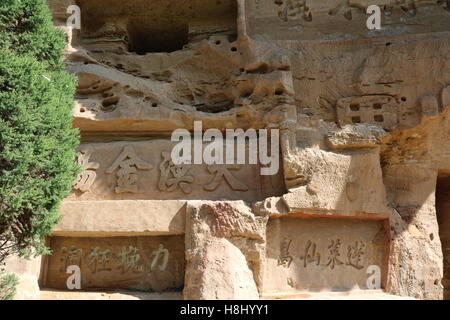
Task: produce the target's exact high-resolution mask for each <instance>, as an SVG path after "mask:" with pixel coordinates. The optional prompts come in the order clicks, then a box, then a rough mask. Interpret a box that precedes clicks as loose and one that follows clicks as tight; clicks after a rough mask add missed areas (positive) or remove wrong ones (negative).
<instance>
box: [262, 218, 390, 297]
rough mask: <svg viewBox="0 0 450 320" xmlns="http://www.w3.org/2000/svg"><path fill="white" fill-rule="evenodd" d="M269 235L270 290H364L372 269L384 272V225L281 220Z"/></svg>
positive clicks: (272, 223)
mask: <svg viewBox="0 0 450 320" xmlns="http://www.w3.org/2000/svg"><path fill="white" fill-rule="evenodd" d="M267 231H268V233H267V243H268V245H267V263H266V268H265V269H266V270H265V279H264V289H265V291H266V292H285V291H294V290H295V291H320V290H350V289H362V290H364V289H367V279H368V277H369V276H370V274H368V273H367V268H368V267H369V266H373V265H375V266H377V267H379V268H380V269H381V270H384V265H385V257H386V256H387V255H386V254H387V253H386V252H385V251H386V248H387V243H386V241H387V239H386V233H385V227H384V223H383V221H372V220H367V221H364V220H350V219H331V218H314V219H312V218H308V219H301V218H281V219H274V220H271V221H270V222H269V224H268V230H267Z"/></svg>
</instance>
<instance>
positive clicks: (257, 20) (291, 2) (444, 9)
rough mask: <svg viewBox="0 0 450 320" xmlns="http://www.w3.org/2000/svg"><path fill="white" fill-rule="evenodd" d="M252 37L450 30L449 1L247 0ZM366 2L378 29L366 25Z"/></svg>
mask: <svg viewBox="0 0 450 320" xmlns="http://www.w3.org/2000/svg"><path fill="white" fill-rule="evenodd" d="M250 3H251V9H250V10H247V11H248V12H250V14H251V17H250V19H249V25H250V28H249V33H250V36H251V37H253V38H255V39H257V40H321V41H348V40H358V39H373V38H384V37H390V36H400V35H413V34H424V33H435V32H448V31H450V7H449V2H448V1H439V0H434V1H419V0H408V1H406V0H401V1H399V0H377V1H373V0H356V1H348V0H321V1H316V0H267V1H257V0H251V1H250ZM370 5H377V6H378V7H379V8H380V13H381V15H380V16H381V29H379V30H369V28H368V27H367V25H366V23H367V19H368V18H369V17H370V16H371V15H369V14H366V9H367V7H368V6H370Z"/></svg>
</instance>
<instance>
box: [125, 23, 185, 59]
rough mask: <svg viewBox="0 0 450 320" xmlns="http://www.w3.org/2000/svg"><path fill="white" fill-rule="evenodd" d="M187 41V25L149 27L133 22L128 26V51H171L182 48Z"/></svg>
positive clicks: (139, 52)
mask: <svg viewBox="0 0 450 320" xmlns="http://www.w3.org/2000/svg"><path fill="white" fill-rule="evenodd" d="M188 42H189V26H188V25H187V24H174V25H172V26H171V27H170V28H169V29H164V28H151V27H148V26H145V25H144V26H142V25H140V24H138V23H136V22H133V23H131V24H130V25H129V27H128V48H129V51H130V52H136V53H137V54H139V55H144V54H146V53H148V52H173V51H177V50H182V49H183V47H184V45H186V44H187V43H188Z"/></svg>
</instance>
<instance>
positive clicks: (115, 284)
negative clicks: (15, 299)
mask: <svg viewBox="0 0 450 320" xmlns="http://www.w3.org/2000/svg"><path fill="white" fill-rule="evenodd" d="M49 241H50V247H51V249H52V251H53V254H52V255H51V256H49V257H48V263H47V272H46V277H45V279H43V282H44V286H45V287H48V288H53V289H62V290H64V289H67V286H66V282H67V279H68V277H69V276H70V274H67V273H66V270H67V267H68V266H71V265H76V266H79V267H80V270H81V289H82V290H95V289H128V290H139V291H149V292H164V291H179V290H181V289H182V288H183V284H184V269H185V259H184V237H183V236H175V235H171V236H141V237H107V238H106V237H105V238H104V237H98V238H96V237H95V238H89V237H79V238H78V237H51V238H50V240H49Z"/></svg>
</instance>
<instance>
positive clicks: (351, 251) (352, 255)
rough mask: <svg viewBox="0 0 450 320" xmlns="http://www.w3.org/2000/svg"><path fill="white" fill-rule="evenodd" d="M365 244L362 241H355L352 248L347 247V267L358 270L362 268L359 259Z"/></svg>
mask: <svg viewBox="0 0 450 320" xmlns="http://www.w3.org/2000/svg"><path fill="white" fill-rule="evenodd" d="M364 248H365V244H364V243H363V242H362V241H355V245H354V246H348V251H347V265H348V266H352V267H354V268H356V269H358V270H361V269H362V268H364V266H363V265H361V257H362V256H363V255H364Z"/></svg>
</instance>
